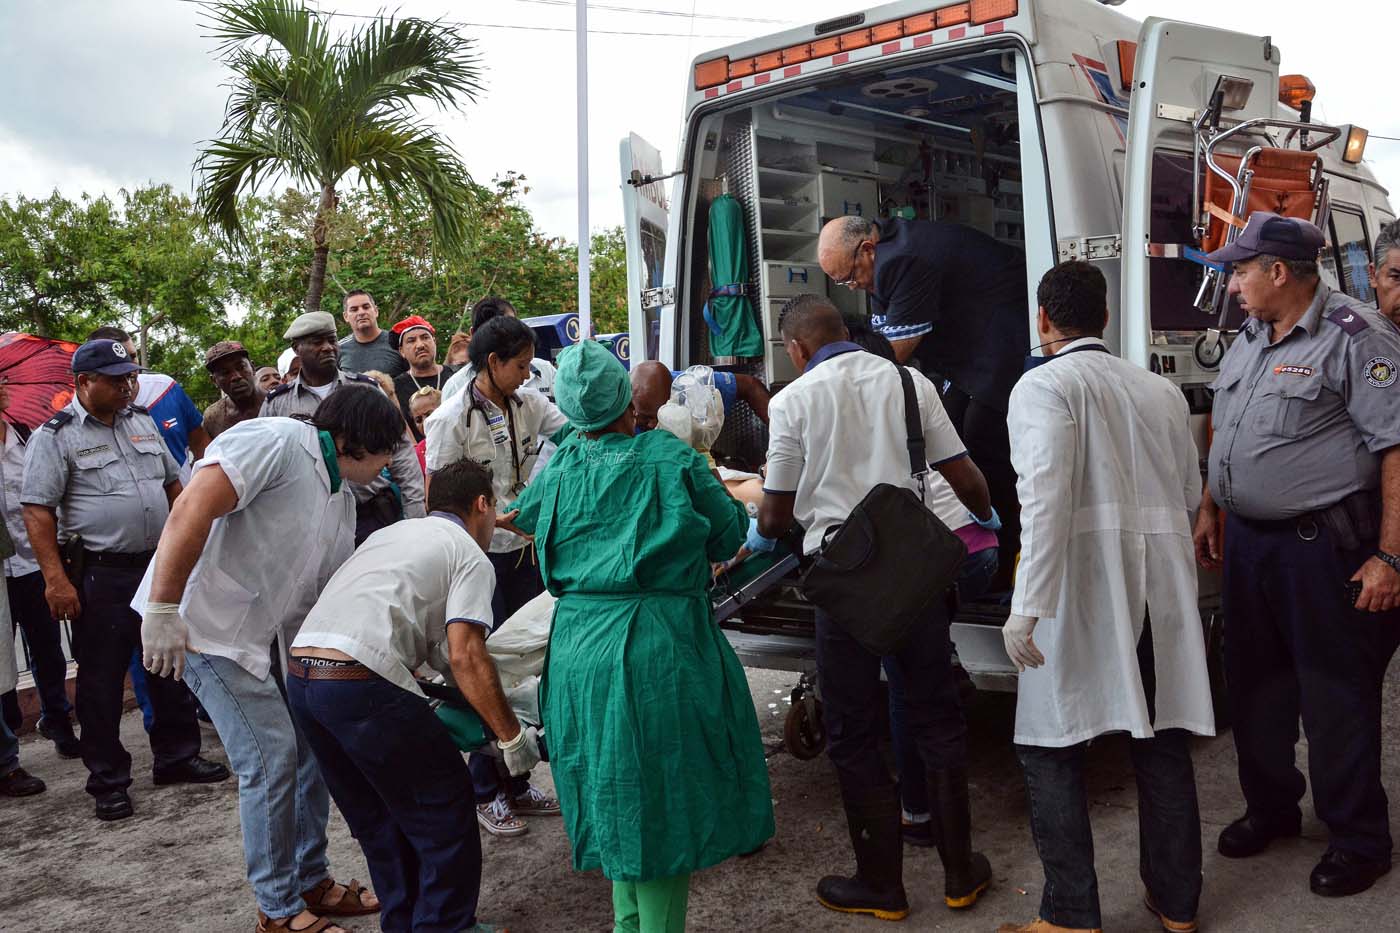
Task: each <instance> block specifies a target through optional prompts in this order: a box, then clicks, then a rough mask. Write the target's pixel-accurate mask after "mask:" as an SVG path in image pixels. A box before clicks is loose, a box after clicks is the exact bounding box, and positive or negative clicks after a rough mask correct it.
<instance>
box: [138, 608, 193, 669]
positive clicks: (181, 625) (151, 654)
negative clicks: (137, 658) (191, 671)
mask: <svg viewBox="0 0 1400 933" xmlns="http://www.w3.org/2000/svg"><path fill="white" fill-rule="evenodd" d="M189 639H190V630H189V627H188V626H186V625H185V620H184V619H181V618H180V607H179V605H178V604H176V603H147V604H146V612H145V613H144V614H143V615H142V616H141V665H142V666H143V667H144V668H146V670H148V671H150V672H151V673H152V674H155V675H156V676H157V677H173V678H174V679H175V680H179V679H180V676H181V675H182V674H184V672H185V652H186V651H187V650H189Z"/></svg>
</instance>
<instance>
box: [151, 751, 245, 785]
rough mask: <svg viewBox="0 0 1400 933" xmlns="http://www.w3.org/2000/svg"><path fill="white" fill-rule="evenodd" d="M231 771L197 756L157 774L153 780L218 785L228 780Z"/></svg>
mask: <svg viewBox="0 0 1400 933" xmlns="http://www.w3.org/2000/svg"><path fill="white" fill-rule="evenodd" d="M228 776H229V771H228V768H225V767H224V766H223V765H221V764H219V763H217V762H214V761H206V760H205V759H203V758H200V757H199V756H198V755H195V756H194V757H193V758H191V759H189V760H188V761H182V762H180V763H179V764H178V765H171V766H170V767H169V768H165V769H164V770H161V771H157V772H155V774H154V775H152V778H153V779H154V780H155V782H156V784H157V785H160V784H217V783H219V782H220V781H226V780H228Z"/></svg>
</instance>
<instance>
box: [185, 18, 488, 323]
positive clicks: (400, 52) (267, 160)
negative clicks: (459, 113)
mask: <svg viewBox="0 0 1400 933" xmlns="http://www.w3.org/2000/svg"><path fill="white" fill-rule="evenodd" d="M207 22H208V25H209V26H210V27H211V29H212V37H213V38H215V39H217V40H219V41H220V45H219V47H218V53H219V54H220V56H221V57H222V59H223V61H224V63H225V64H227V65H228V66H229V67H230V68H231V69H232V70H233V72H234V76H235V77H234V79H233V81H232V82H231V87H232V92H231V94H230V96H229V100H228V104H227V106H226V109H225V112H224V125H223V128H222V130H221V133H220V138H219V139H215V140H212V141H210V142H209V143H208V144H207V145H206V146H205V147H204V148H203V149H202V150H201V152H200V155H199V158H198V160H197V161H196V162H195V171H196V172H197V173H198V174H199V176H200V181H199V207H200V210H201V212H202V213H203V216H204V219H205V222H206V223H207V224H208V225H209V226H210V227H211V228H212V229H214V230H217V231H219V232H221V233H222V234H224V235H225V236H226V237H227V238H228V239H229V240H230V241H231V242H232V243H233V244H234V245H235V246H242V245H246V244H247V242H248V240H247V235H246V233H245V231H244V230H243V227H242V225H241V223H240V220H239V211H238V204H239V195H240V193H245V192H251V191H253V190H255V189H256V188H257V186H258V185H259V183H260V182H263V181H268V180H271V179H272V178H274V177H280V176H286V177H290V178H291V179H293V180H294V181H295V182H296V183H297V184H299V185H303V186H306V187H314V188H316V189H317V190H319V192H320V201H319V204H318V206H317V210H316V219H315V222H314V224H313V226H312V230H311V236H312V241H313V243H314V245H315V251H314V253H313V258H312V262H311V270H310V281H309V284H308V287H307V292H306V302H305V305H306V309H307V310H308V311H314V310H317V309H319V308H320V306H321V292H322V290H323V289H324V287H325V278H326V258H327V254H328V253H329V252H330V247H329V244H328V236H327V231H328V228H329V224H330V219H331V217H332V215H333V214H334V211H335V205H336V185H338V184H340V182H341V181H342V179H344V178H345V177H346V176H347V175H348V174H350V173H351V172H353V173H354V175H353V176H352V180H353V181H358V182H359V183H361V184H364V185H366V186H367V187H370V188H373V187H375V186H378V187H379V189H380V191H381V192H382V194H383V196H384V198H385V200H386V201H387V202H388V203H389V205H390V206H391V207H395V208H396V207H398V206H399V205H400V204H403V203H405V202H413V203H416V204H419V205H422V206H425V207H426V208H427V211H428V214H429V216H430V217H431V218H432V227H433V238H434V242H435V245H436V247H437V248H438V249H439V250H441V251H443V252H444V253H447V254H459V253H460V252H462V250H463V249H464V247H465V244H466V241H467V235H468V230H469V228H470V225H469V220H468V217H469V213H470V211H471V205H472V203H473V197H472V188H471V177H470V176H469V175H468V174H467V170H466V167H465V166H464V165H463V164H462V162H461V160H460V159H459V158H458V157H457V155H456V154H455V153H454V152H453V151H452V150H451V149H450V148H449V147H448V145H447V142H446V140H444V139H443V137H441V136H440V135H439V134H438V133H437V132H435V131H434V130H433V129H432V128H431V127H430V126H428V125H427V124H426V123H425V122H424V121H423V120H422V119H420V118H419V117H418V116H417V114H416V113H415V111H414V107H415V105H416V104H417V103H418V102H419V101H420V100H427V101H430V102H432V103H434V104H436V105H437V106H439V107H443V108H445V107H450V106H455V105H457V103H458V101H459V100H461V99H463V98H464V99H466V100H471V101H474V100H475V99H476V95H477V93H478V92H479V91H480V89H481V84H480V80H479V79H480V67H479V64H478V59H477V57H476V55H475V54H474V52H473V51H472V40H470V39H467V38H465V37H463V36H462V35H461V34H460V33H458V32H457V30H456V29H455V28H453V27H451V26H448V25H446V24H443V23H434V22H427V21H425V20H421V19H415V18H404V19H397V20H396V19H394V18H393V17H385V16H377V17H374V18H373V19H371V20H369V21H368V22H366V23H365V24H364V25H362V26H360V27H358V28H356V29H354V30H353V31H352V32H350V33H349V34H348V35H344V36H336V35H332V34H331V32H330V31H329V30H328V29H327V28H326V24H325V21H324V20H323V19H322V16H321V15H320V14H318V13H317V12H315V11H313V10H309V9H307V7H306V6H305V5H304V4H303V3H302V2H301V0H242V2H228V3H221V4H218V5H216V6H213V7H211V8H210V13H209V14H208V21H207Z"/></svg>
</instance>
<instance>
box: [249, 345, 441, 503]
mask: <svg viewBox="0 0 1400 933" xmlns="http://www.w3.org/2000/svg"><path fill="white" fill-rule="evenodd" d="M347 382H353V383H357V384H359V385H365V386H370V387H372V388H373V389H374V390H375V391H380V389H379V383H377V382H375V381H374V380H373V379H371V378H370V377H369V376H361V375H360V374H359V373H355V372H349V371H347V370H344V369H342V370H340V372H339V373H338V374H337V375H336V377H335V383H334V385H335V386H336V387H337V388H338V387H340V386H342V385H344V384H345V383H347ZM390 401H393V402H395V403H396V407H397V399H390ZM320 404H321V398H320V397H319V396H318V395H316V393H314V392H312V391H311V390H310V389H308V388H307V387H306V386H304V385H302V384H301V377H300V376H298V377H297V378H296V379H294V380H292V381H291V382H289V383H287V384H286V385H281V386H277V387H276V388H274V389H273V390H272V391H271V392H269V393H268V394H267V398H265V399H263V404H262V410H261V411H259V412H258V417H260V418H267V417H277V418H290V417H291V416H292V415H305V416H310V415H314V414H315V413H316V407H317V406H318V405H320ZM404 428H405V431H407V425H405V426H404ZM389 475H390V476H391V477H393V480H394V483H395V485H397V486H398V487H399V495H401V496H402V497H403V512H404V516H405V517H406V518H423V517H424V516H425V515H427V514H428V513H427V510H426V509H425V508H424V500H425V499H426V493H425V491H424V487H423V468H422V467H421V466H419V465H418V454H416V453H415V452H414V450H413V444H411V443H409V441H408V437H407V435H406V434H405V437H404V440H403V442H402V443H400V444H399V445H398V446H397V447H395V448H394V455H393V458H392V459H391V460H390V461H389ZM347 485H348V486H349V487H350V489H351V491H353V492H354V493H355V501H356V502H368V501H369V500H370V499H371V498H373V497H374V495H375V493H377V492H379V491H380V490H381V489H388V488H389V483H388V482H387V481H386V480H385V479H384V478H383V477H380V478H379V479H376V480H375V481H374V482H372V483H370V484H369V485H368V486H362V485H360V484H359V483H348V484H347Z"/></svg>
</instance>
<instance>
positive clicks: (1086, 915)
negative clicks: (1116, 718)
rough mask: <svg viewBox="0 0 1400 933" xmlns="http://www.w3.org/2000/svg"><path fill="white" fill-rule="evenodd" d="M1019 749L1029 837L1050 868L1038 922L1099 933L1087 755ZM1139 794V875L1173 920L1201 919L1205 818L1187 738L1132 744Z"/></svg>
mask: <svg viewBox="0 0 1400 933" xmlns="http://www.w3.org/2000/svg"><path fill="white" fill-rule="evenodd" d="M1087 747H1088V743H1086V742H1081V743H1079V744H1078V745H1070V746H1068V747H1066V748H1042V747H1040V746H1036V745H1017V746H1016V755H1017V757H1019V758H1020V759H1021V767H1022V768H1024V769H1025V772H1026V796H1027V797H1028V798H1029V801H1030V816H1031V835H1032V836H1033V837H1034V839H1035V847H1036V851H1037V852H1038V853H1039V854H1040V862H1041V865H1042V866H1044V868H1045V890H1044V891H1043V892H1042V893H1041V896H1040V917H1041V919H1042V920H1046V921H1048V922H1050V923H1053V924H1056V925H1058V926H1065V927H1073V928H1079V929H1096V928H1099V927H1101V926H1103V923H1102V918H1101V917H1100V915H1099V882H1098V876H1097V874H1095V872H1094V836H1093V831H1092V829H1091V828H1090V826H1089V798H1088V795H1087V794H1086V792H1085V789H1084V750H1085V748H1087ZM1128 751H1129V754H1130V755H1131V756H1132V761H1133V772H1134V775H1135V776H1136V777H1137V787H1138V853H1139V854H1138V871H1139V874H1140V875H1141V876H1142V882H1143V884H1145V885H1146V886H1147V890H1148V892H1149V893H1150V894H1151V895H1152V900H1153V901H1154V903H1155V904H1156V905H1157V909H1158V910H1160V911H1162V912H1163V913H1164V914H1165V915H1166V916H1167V917H1168V918H1170V919H1172V920H1179V921H1186V920H1193V919H1195V917H1196V908H1197V906H1198V904H1199V903H1200V899H1201V818H1200V811H1199V810H1198V808H1197V803H1196V776H1195V772H1194V771H1193V769H1192V767H1191V750H1190V747H1189V746H1188V744H1187V737H1186V733H1185V732H1184V731H1182V730H1180V729H1167V730H1164V731H1162V732H1159V733H1157V735H1156V737H1155V738H1151V739H1130V740H1129V743H1128Z"/></svg>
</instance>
